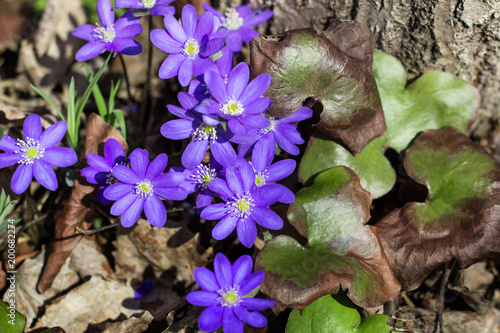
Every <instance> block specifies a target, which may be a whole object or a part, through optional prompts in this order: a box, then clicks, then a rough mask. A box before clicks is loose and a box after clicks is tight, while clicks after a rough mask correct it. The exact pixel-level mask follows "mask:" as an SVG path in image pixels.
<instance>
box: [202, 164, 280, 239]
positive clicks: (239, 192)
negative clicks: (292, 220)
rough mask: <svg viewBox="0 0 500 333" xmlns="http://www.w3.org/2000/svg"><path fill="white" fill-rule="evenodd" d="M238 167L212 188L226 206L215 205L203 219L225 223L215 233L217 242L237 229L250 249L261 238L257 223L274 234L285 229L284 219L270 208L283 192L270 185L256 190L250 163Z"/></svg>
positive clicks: (229, 168)
mask: <svg viewBox="0 0 500 333" xmlns="http://www.w3.org/2000/svg"><path fill="white" fill-rule="evenodd" d="M236 165H237V166H238V168H237V167H236V166H229V167H227V168H226V181H224V180H222V179H214V180H212V181H211V182H210V184H209V185H208V188H209V189H210V190H212V191H213V192H215V193H216V194H217V195H218V196H219V197H220V198H221V199H222V200H224V201H226V203H216V204H212V205H210V206H208V207H206V208H205V209H204V210H203V211H202V212H201V214H200V216H201V218H204V219H207V220H217V219H222V220H220V221H219V223H217V225H216V226H215V227H214V229H213V230H212V237H213V238H215V239H218V240H221V239H224V238H226V237H227V236H229V234H230V233H231V232H233V230H234V229H235V228H236V232H237V234H238V238H239V239H240V241H241V243H242V244H243V245H244V246H246V247H248V248H249V247H251V246H252V244H253V243H254V242H255V239H256V238H257V228H256V226H255V222H257V223H258V224H259V225H261V226H262V227H264V228H267V229H271V230H279V229H281V228H282V227H283V220H282V219H281V217H279V215H278V214H276V213H275V212H274V211H272V210H271V209H270V208H269V206H270V205H272V204H274V203H275V202H277V201H278V200H279V199H280V198H281V196H282V195H283V191H282V189H281V188H278V187H276V186H270V185H264V186H262V187H256V186H255V174H254V171H253V168H252V166H251V165H250V164H249V163H248V162H246V161H242V162H238V163H237V164H236Z"/></svg>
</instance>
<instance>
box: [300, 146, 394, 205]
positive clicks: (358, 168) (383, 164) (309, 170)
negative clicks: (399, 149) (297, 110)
mask: <svg viewBox="0 0 500 333" xmlns="http://www.w3.org/2000/svg"><path fill="white" fill-rule="evenodd" d="M382 144H383V140H382V139H381V138H377V139H375V140H373V141H372V142H370V143H369V144H368V145H367V146H366V147H365V148H364V149H363V150H362V151H361V153H360V154H359V155H358V156H354V155H353V154H351V153H350V152H349V151H348V150H347V149H345V148H344V147H342V146H340V145H339V144H337V143H335V142H333V141H332V140H329V139H327V138H325V137H322V136H319V137H312V138H311V139H310V140H309V145H308V147H307V149H306V152H305V154H304V156H303V157H302V159H301V161H300V164H299V179H300V181H301V182H302V183H306V182H311V180H312V178H311V177H313V176H315V175H317V174H318V173H320V172H322V171H325V170H327V169H329V168H332V167H335V166H346V167H349V168H350V169H352V170H353V171H354V172H356V173H357V174H358V175H359V177H360V181H361V186H362V187H363V188H364V189H365V190H367V191H368V192H370V194H371V196H372V198H373V199H375V198H379V197H381V196H383V195H384V194H386V193H388V192H389V191H390V190H391V189H392V187H393V186H394V183H395V182H396V174H395V172H394V169H393V168H392V166H391V164H390V163H389V161H388V160H387V159H386V158H385V156H384V154H383V153H382V151H383V150H384V149H383V147H382Z"/></svg>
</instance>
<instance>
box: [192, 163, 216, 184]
mask: <svg viewBox="0 0 500 333" xmlns="http://www.w3.org/2000/svg"><path fill="white" fill-rule="evenodd" d="M191 177H193V178H194V179H195V182H196V184H198V186H199V187H200V189H202V190H204V189H207V188H208V184H210V182H211V181H212V179H215V177H217V171H215V169H210V168H209V167H208V166H206V165H204V164H200V165H198V166H197V167H196V171H195V172H194V173H193V175H192V176H191Z"/></svg>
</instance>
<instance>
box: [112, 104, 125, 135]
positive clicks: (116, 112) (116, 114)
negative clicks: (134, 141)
mask: <svg viewBox="0 0 500 333" xmlns="http://www.w3.org/2000/svg"><path fill="white" fill-rule="evenodd" d="M113 116H114V117H115V119H116V120H117V121H118V124H119V125H120V131H121V132H122V136H123V139H125V140H127V126H126V125H125V118H124V116H123V112H122V110H113ZM113 127H114V126H113Z"/></svg>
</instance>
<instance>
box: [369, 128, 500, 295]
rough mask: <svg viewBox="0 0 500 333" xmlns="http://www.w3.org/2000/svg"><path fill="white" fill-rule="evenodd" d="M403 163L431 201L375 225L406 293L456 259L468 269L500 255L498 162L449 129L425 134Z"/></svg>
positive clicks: (416, 204)
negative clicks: (436, 270)
mask: <svg viewBox="0 0 500 333" xmlns="http://www.w3.org/2000/svg"><path fill="white" fill-rule="evenodd" d="M431 161H432V162H431ZM404 165H405V169H406V170H407V172H408V174H409V175H410V177H412V178H413V179H414V180H415V181H417V182H418V183H420V184H423V185H425V186H426V187H427V188H428V191H429V194H428V197H427V200H426V201H425V202H410V203H407V204H406V205H405V206H404V207H403V208H401V209H398V210H395V211H393V212H392V213H390V214H389V215H388V216H386V217H385V218H383V219H382V220H381V221H379V222H378V223H377V225H376V227H377V229H378V230H379V235H380V239H381V241H382V245H383V246H384V251H385V252H386V254H387V258H388V260H389V263H390V264H391V267H392V269H393V271H394V273H395V274H396V276H397V277H398V279H399V281H400V282H401V284H402V286H403V288H404V289H405V290H412V289H415V288H417V287H418V286H419V285H420V284H421V283H422V281H423V280H424V279H425V278H426V277H427V275H428V274H429V273H430V272H432V271H433V270H434V269H436V268H437V267H439V266H440V265H442V264H443V263H446V262H447V261H449V260H451V259H455V260H457V262H458V263H459V264H460V266H461V267H467V266H470V265H472V264H473V263H475V262H477V261H480V260H483V259H484V258H487V257H490V256H498V255H499V254H500V243H499V242H498V239H499V238H500V163H499V162H497V161H496V160H495V159H493V158H492V157H491V156H489V155H488V154H487V153H486V152H485V151H484V150H483V149H482V148H481V147H480V146H478V145H476V144H474V143H473V142H472V141H471V140H470V139H469V138H468V137H467V136H465V135H463V134H462V133H460V131H458V130H457V129H455V128H453V127H451V126H450V127H446V128H443V129H440V130H428V131H425V132H423V133H422V134H421V135H420V136H419V137H418V138H417V139H416V140H415V142H414V143H413V144H412V145H411V146H410V147H409V148H408V150H407V153H406V159H405V162H404Z"/></svg>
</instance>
